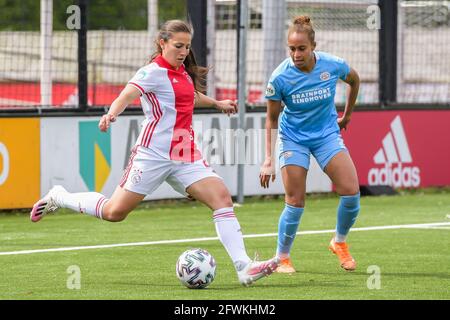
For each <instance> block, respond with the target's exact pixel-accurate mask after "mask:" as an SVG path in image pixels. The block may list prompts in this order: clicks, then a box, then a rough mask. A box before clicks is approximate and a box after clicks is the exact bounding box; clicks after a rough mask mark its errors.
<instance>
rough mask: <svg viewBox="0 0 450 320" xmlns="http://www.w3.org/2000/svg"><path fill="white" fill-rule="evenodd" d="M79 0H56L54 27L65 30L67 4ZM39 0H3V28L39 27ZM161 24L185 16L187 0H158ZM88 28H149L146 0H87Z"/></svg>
mask: <svg viewBox="0 0 450 320" xmlns="http://www.w3.org/2000/svg"><path fill="white" fill-rule="evenodd" d="M77 2H78V1H76V0H54V1H53V30H66V20H67V18H68V16H69V15H68V14H67V8H68V7H69V6H70V5H76V4H77ZM40 3H41V1H40V0H20V1H17V0H0V30H2V31H7V30H11V31H13V30H14V31H31V30H34V31H38V30H39V28H40ZM158 16H159V17H158V19H159V24H161V23H162V22H163V21H165V20H168V19H186V1H185V0H159V1H158ZM87 20H88V30H99V29H106V30H145V29H147V0H90V1H88V18H87Z"/></svg>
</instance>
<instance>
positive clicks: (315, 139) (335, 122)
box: [260, 16, 360, 273]
mask: <svg viewBox="0 0 450 320" xmlns="http://www.w3.org/2000/svg"><path fill="white" fill-rule="evenodd" d="M314 36H315V32H314V29H313V27H312V24H311V20H310V18H309V17H308V16H299V17H297V18H296V19H295V20H294V21H293V23H292V25H291V26H290V27H289V31H288V41H287V44H288V47H289V51H290V58H287V59H286V60H285V61H283V62H282V63H281V64H280V65H279V66H278V67H277V68H276V69H275V71H274V72H273V73H272V76H271V78H270V80H269V83H268V86H267V89H266V99H267V120H266V130H267V132H266V159H265V161H264V164H263V165H262V167H261V172H260V182H261V186H262V187H264V188H267V187H268V186H269V181H270V180H272V181H274V179H275V170H274V158H273V152H272V150H273V146H274V144H275V140H276V136H275V137H274V135H273V134H272V131H273V130H274V129H277V128H278V124H279V130H278V131H279V135H280V152H279V163H280V168H281V175H282V178H283V184H284V188H285V191H286V195H285V202H286V204H285V208H284V210H283V212H282V214H281V216H280V220H279V226H278V247H277V256H278V257H279V258H280V260H281V265H280V266H279V267H278V269H277V271H278V272H283V273H291V272H295V269H294V267H293V265H292V262H291V259H290V249H291V246H292V243H293V242H294V239H295V235H296V232H297V229H298V225H299V223H300V218H301V216H302V214H303V210H304V206H305V191H306V176H307V173H308V168H309V161H310V155H311V154H312V155H313V156H314V157H315V158H316V160H317V162H318V163H319V165H320V167H321V168H322V170H323V171H324V172H325V173H326V174H327V175H328V176H329V177H330V179H331V181H332V182H333V184H334V186H335V188H336V192H337V193H338V194H339V195H340V202H339V206H338V210H337V224H336V232H335V235H334V237H333V238H332V239H331V242H330V245H329V249H330V250H331V251H332V252H333V253H334V254H336V255H337V257H338V258H339V261H340V265H341V267H342V268H344V269H345V270H347V271H353V270H355V268H356V262H355V260H354V259H353V258H352V256H351V255H350V253H349V250H348V246H347V243H346V237H347V234H348V233H349V230H350V228H351V227H352V225H353V224H354V223H355V220H356V217H357V215H358V212H359V198H360V195H359V183H358V177H357V174H356V169H355V166H354V164H353V161H352V159H351V158H350V155H349V153H348V150H347V149H346V147H345V145H344V142H343V140H342V137H341V134H340V130H341V129H346V127H347V125H348V124H349V122H350V118H351V114H352V111H353V108H354V105H355V102H356V98H357V95H358V90H359V76H358V74H357V73H356V71H355V70H353V69H352V68H350V67H349V66H348V65H347V63H346V62H345V61H344V60H342V59H340V58H338V57H335V56H333V55H330V54H328V53H325V52H319V51H314V49H315V47H316V42H315V41H314ZM339 79H341V80H343V81H344V82H346V83H347V84H348V85H349V89H348V90H347V101H346V105H345V111H344V114H343V116H342V117H341V118H338V114H337V112H336V107H335V104H334V96H335V93H336V83H337V81H338V80H339ZM282 102H283V103H284V105H285V106H284V109H283V110H282V104H281V103H282ZM281 111H282V112H281ZM280 113H281V121H280V122H279V121H278V118H279V115H280ZM275 131H276V130H275Z"/></svg>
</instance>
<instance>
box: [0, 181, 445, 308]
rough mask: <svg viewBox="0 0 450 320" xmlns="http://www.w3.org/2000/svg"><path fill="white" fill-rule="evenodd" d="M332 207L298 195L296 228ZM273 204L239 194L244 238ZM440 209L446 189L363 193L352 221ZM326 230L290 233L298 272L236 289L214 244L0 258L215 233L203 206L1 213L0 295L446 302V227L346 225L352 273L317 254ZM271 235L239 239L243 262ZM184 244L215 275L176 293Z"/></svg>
mask: <svg viewBox="0 0 450 320" xmlns="http://www.w3.org/2000/svg"><path fill="white" fill-rule="evenodd" d="M337 203H338V198H337V196H335V195H333V194H330V195H308V197H307V203H306V208H305V214H304V215H303V217H302V223H301V226H300V230H299V231H312V230H331V229H333V228H334V226H335V219H336V206H337ZM282 208H283V198H282V197H279V198H277V199H266V198H250V199H246V202H245V204H244V205H243V206H242V207H238V208H236V215H237V217H238V219H239V221H240V224H241V227H242V230H243V233H244V235H254V234H271V233H276V232H277V224H278V217H279V214H280V211H281V210H282ZM447 215H450V191H449V190H447V189H442V190H437V191H436V190H434V191H433V192H430V191H427V190H425V191H423V190H422V191H416V192H405V193H402V194H400V195H398V196H381V197H363V198H361V212H360V215H359V218H358V220H357V223H356V224H355V226H354V228H363V227H374V226H391V225H407V224H425V223H439V222H448V223H449V224H450V218H449V217H447ZM331 236H332V233H331V232H324V233H317V234H300V235H298V236H297V238H296V241H295V243H294V246H293V249H292V258H293V262H294V265H295V266H296V268H297V272H296V273H295V274H292V275H284V274H273V275H272V276H270V277H267V278H264V279H261V280H260V281H258V282H256V283H255V284H254V285H253V286H251V287H248V288H246V287H243V286H241V285H240V284H239V282H238V280H237V276H236V274H235V272H234V269H233V266H232V263H231V260H230V259H229V257H228V255H227V253H226V252H225V250H224V248H223V247H222V245H221V243H220V242H219V241H218V240H208V241H200V242H186V243H175V244H170V243H169V244H152V245H142V246H127V247H113V248H98V249H88V250H73V251H60V252H44V253H29V254H19V255H11V254H4V253H5V252H14V251H22V250H37V249H49V248H64V247H74V246H95V245H105V244H119V243H134V242H150V241H160V240H176V239H195V238H205V237H216V233H215V229H214V224H213V222H212V217H211V212H210V210H209V209H207V208H206V207H205V206H203V205H201V204H199V203H198V202H172V203H160V202H158V203H144V204H143V205H142V206H140V207H139V209H137V210H135V211H134V212H133V213H131V214H130V216H129V217H128V218H127V219H126V220H125V221H123V222H121V223H109V222H103V221H98V220H97V219H94V218H92V217H87V216H83V215H80V214H74V213H70V212H69V211H66V210H60V211H58V212H57V213H56V214H51V215H48V216H47V217H45V218H44V219H43V220H42V221H41V222H39V223H31V222H30V220H29V217H28V215H27V214H26V213H24V212H13V213H11V212H9V213H4V214H0V266H1V277H0V299H26V300H28V299H149V300H172V299H180V300H185V299H189V300H210V299H215V300H222V299H224V300H253V299H258V300H261V299H263V300H264V299H275V300H305V299H307V300H309V299H407V300H409V299H414V300H415V299H450V245H449V244H450V225H444V226H440V227H439V228H425V227H423V228H392V229H381V230H367V231H354V232H351V233H350V235H349V238H348V242H349V244H350V249H351V253H352V255H353V256H354V258H355V259H356V261H357V263H358V267H357V270H356V271H355V272H352V273H348V272H345V271H343V270H342V269H341V268H340V267H339V266H338V261H337V258H336V257H335V256H334V255H332V254H331V253H330V252H329V251H328V249H327V246H328V242H329V240H330V238H331ZM276 240H277V238H276V236H266V237H255V238H253V237H249V238H246V239H245V243H246V247H247V251H248V253H249V255H250V256H251V257H253V255H254V253H255V252H257V253H258V254H259V256H260V257H261V259H266V258H270V257H272V256H273V255H274V253H275V249H276ZM194 247H201V248H204V249H206V250H208V251H209V252H210V253H211V254H212V255H213V256H214V257H215V259H216V261H217V273H216V279H215V280H214V282H213V283H212V284H211V285H210V286H209V287H208V288H206V289H201V290H192V289H187V288H185V287H183V286H182V285H181V284H180V282H179V281H178V279H177V277H176V275H175V263H176V260H177V257H178V256H179V255H180V254H181V253H182V252H183V251H184V250H186V249H187V248H194ZM71 266H72V267H73V266H76V268H79V270H80V288H79V289H69V288H68V285H67V284H68V280H69V279H70V276H71V273H69V272H68V271H70V270H71V269H70V268H71ZM375 269H376V270H379V277H377V278H374V276H376V275H375V274H374V273H373V270H375ZM374 279H376V281H378V282H374V281H375V280H374ZM375 283H376V284H377V285H375V286H374V284H375ZM370 284H372V286H371V285H370ZM69 287H70V286H69Z"/></svg>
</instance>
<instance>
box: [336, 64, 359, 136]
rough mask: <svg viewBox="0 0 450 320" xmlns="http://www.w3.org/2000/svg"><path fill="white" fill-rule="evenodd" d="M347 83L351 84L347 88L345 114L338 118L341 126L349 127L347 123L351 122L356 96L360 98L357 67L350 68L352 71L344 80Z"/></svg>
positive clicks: (341, 127)
mask: <svg viewBox="0 0 450 320" xmlns="http://www.w3.org/2000/svg"><path fill="white" fill-rule="evenodd" d="M344 82H345V83H347V84H348V85H349V87H348V89H347V101H346V103H345V110H344V114H343V115H342V117H341V118H339V119H338V124H339V128H340V129H341V130H342V129H347V125H348V124H349V122H350V119H351V116H352V112H353V109H354V108H355V104H356V98H358V92H359V83H360V80H359V75H358V73H357V72H356V71H355V69H353V68H350V72H349V73H348V75H347V78H345V80H344Z"/></svg>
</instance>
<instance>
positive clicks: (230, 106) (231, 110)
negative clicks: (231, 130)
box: [216, 100, 238, 116]
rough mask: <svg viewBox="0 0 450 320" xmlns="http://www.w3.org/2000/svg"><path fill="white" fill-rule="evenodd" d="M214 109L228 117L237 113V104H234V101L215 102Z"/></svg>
mask: <svg viewBox="0 0 450 320" xmlns="http://www.w3.org/2000/svg"><path fill="white" fill-rule="evenodd" d="M216 108H217V110H220V111H222V112H223V113H226V114H227V115H228V116H230V115H231V114H235V113H236V112H238V106H237V103H236V101H233V100H220V101H217V104H216Z"/></svg>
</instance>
